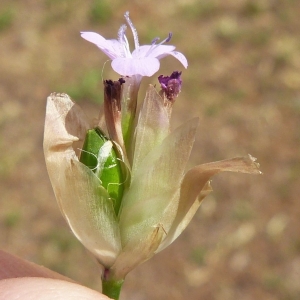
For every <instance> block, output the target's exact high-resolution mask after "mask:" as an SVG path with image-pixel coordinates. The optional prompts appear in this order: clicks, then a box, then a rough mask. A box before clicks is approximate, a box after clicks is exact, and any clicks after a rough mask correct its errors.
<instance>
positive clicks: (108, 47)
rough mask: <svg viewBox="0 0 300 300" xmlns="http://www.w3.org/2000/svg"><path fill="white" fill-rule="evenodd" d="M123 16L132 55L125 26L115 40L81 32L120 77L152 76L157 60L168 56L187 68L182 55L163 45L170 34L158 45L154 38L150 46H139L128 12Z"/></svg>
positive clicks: (169, 46) (158, 64)
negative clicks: (105, 57) (109, 61)
mask: <svg viewBox="0 0 300 300" xmlns="http://www.w3.org/2000/svg"><path fill="white" fill-rule="evenodd" d="M124 16H125V19H126V21H127V23H128V25H129V27H130V29H131V31H132V34H133V38H134V44H135V49H134V50H133V52H132V53H131V52H130V49H129V43H128V40H127V37H126V35H125V31H126V28H127V26H126V25H122V26H121V27H120V29H119V32H118V39H117V40H116V39H112V40H107V39H105V38H104V37H103V36H101V35H100V34H98V33H95V32H81V36H82V37H83V38H84V39H86V40H87V41H89V42H91V43H93V44H95V45H96V46H97V47H98V48H100V49H101V50H102V51H103V52H104V53H105V54H106V55H107V56H108V57H109V58H110V59H111V60H112V63H111V66H112V68H113V69H114V71H115V72H117V73H118V74H120V75H122V76H133V75H140V76H152V75H153V74H154V73H156V72H157V71H158V70H159V66H160V62H159V60H160V59H161V58H163V57H165V56H168V55H172V56H174V57H175V58H177V59H178V60H179V61H180V62H181V63H182V65H183V66H184V67H185V68H187V66H188V63H187V59H186V57H185V56H184V55H183V54H182V53H180V52H177V51H175V46H172V45H163V44H164V43H166V42H169V41H170V39H171V37H172V34H171V33H169V36H168V37H167V38H166V39H164V40H163V41H162V42H161V43H159V44H156V42H157V41H158V40H159V38H155V39H154V40H153V41H152V43H151V45H143V46H140V45H139V40H138V34H137V31H136V29H135V27H134V26H133V24H132V22H131V20H130V19H129V12H126V13H125V15H124Z"/></svg>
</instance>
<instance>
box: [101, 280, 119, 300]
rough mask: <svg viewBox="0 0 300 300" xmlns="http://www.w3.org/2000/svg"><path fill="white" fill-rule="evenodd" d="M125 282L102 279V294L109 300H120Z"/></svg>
mask: <svg viewBox="0 0 300 300" xmlns="http://www.w3.org/2000/svg"><path fill="white" fill-rule="evenodd" d="M123 282H124V280H112V279H110V280H105V279H104V278H103V279H102V294H104V295H106V296H108V297H109V298H112V299H115V300H118V299H119V297H120V293H121V288H122V285H123Z"/></svg>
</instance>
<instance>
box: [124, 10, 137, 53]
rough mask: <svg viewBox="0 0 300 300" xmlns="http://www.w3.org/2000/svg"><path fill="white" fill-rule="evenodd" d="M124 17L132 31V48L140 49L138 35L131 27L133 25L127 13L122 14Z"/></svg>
mask: <svg viewBox="0 0 300 300" xmlns="http://www.w3.org/2000/svg"><path fill="white" fill-rule="evenodd" d="M124 17H125V19H126V21H127V23H128V25H129V27H130V29H131V31H132V34H133V40H134V47H135V49H138V48H139V47H140V44H139V38H138V33H137V30H136V29H135V27H134V26H133V23H132V22H131V20H130V18H129V11H126V13H125V14H124Z"/></svg>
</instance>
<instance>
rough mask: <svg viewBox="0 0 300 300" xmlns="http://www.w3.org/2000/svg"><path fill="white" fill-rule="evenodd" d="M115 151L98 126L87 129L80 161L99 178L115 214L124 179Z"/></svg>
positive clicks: (118, 205) (119, 202)
mask: <svg viewBox="0 0 300 300" xmlns="http://www.w3.org/2000/svg"><path fill="white" fill-rule="evenodd" d="M117 153H118V152H117V150H116V148H115V145H114V144H113V143H112V142H111V141H110V140H109V139H108V138H107V137H106V136H105V135H104V134H103V132H102V131H101V130H100V129H99V128H95V129H90V130H88V131H87V133H86V137H85V141H84V144H83V148H82V151H81V155H80V162H82V163H83V164H85V165H86V166H87V167H89V168H90V169H91V170H92V171H93V172H94V173H95V174H96V176H97V177H98V178H99V179H100V181H101V184H102V186H103V187H104V188H105V189H106V190H107V192H108V194H109V196H110V197H111V198H112V199H113V205H114V209H115V212H116V215H118V212H119V209H120V205H121V200H122V196H123V190H124V187H123V186H124V180H125V179H124V176H123V173H122V168H121V159H119V158H118V155H117Z"/></svg>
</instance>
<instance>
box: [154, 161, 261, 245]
mask: <svg viewBox="0 0 300 300" xmlns="http://www.w3.org/2000/svg"><path fill="white" fill-rule="evenodd" d="M255 160H256V159H255V158H253V157H252V156H251V155H248V156H246V157H236V158H232V159H227V160H222V161H217V162H212V163H207V164H203V165H199V166H196V167H194V168H192V169H191V170H189V171H188V172H187V173H186V174H185V176H184V179H183V181H182V184H181V190H180V200H179V206H178V211H177V215H176V218H175V220H174V223H173V224H172V227H171V229H170V231H169V232H168V234H167V237H166V239H165V240H164V241H163V242H162V244H161V245H160V247H159V250H158V251H161V250H163V249H164V248H165V247H167V246H168V245H170V244H171V243H172V242H173V241H174V240H175V239H176V238H177V237H178V236H179V235H180V234H181V232H182V231H183V230H184V229H185V228H186V226H187V225H188V224H189V222H190V221H191V219H192V217H193V215H194V214H195V212H196V211H197V209H198V207H199V206H200V203H201V201H202V199H203V198H204V197H205V196H206V195H207V194H208V193H209V192H210V191H211V187H210V185H209V180H210V178H211V177H212V176H213V175H215V174H218V173H220V172H224V171H228V172H240V173H249V174H261V172H260V171H259V164H258V163H256V162H255Z"/></svg>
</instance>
